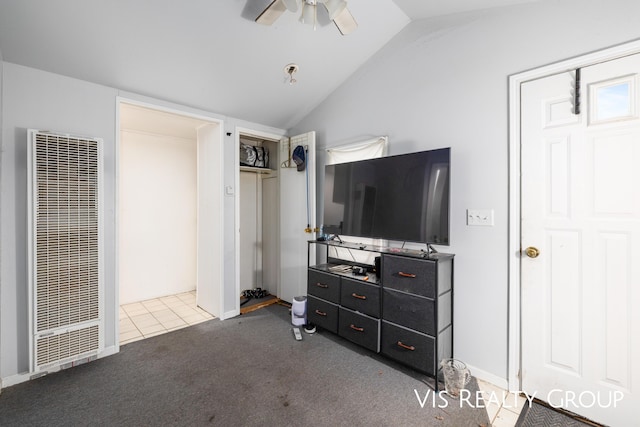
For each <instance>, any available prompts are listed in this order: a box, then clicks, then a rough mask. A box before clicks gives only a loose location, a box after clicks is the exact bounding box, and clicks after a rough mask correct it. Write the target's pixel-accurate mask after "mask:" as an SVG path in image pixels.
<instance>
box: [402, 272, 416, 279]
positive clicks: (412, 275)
mask: <svg viewBox="0 0 640 427" xmlns="http://www.w3.org/2000/svg"><path fill="white" fill-rule="evenodd" d="M398 276H402V277H408V278H410V279H415V278H416V275H415V274H411V273H405V272H403V271H398Z"/></svg>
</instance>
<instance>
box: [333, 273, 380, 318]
mask: <svg viewBox="0 0 640 427" xmlns="http://www.w3.org/2000/svg"><path fill="white" fill-rule="evenodd" d="M340 305H343V306H345V307H347V308H350V309H352V310H355V311H359V312H361V313H364V314H368V315H369V316H373V317H380V286H377V285H370V284H368V283H365V282H363V281H362V280H353V279H347V278H344V277H343V278H342V283H341V284H340Z"/></svg>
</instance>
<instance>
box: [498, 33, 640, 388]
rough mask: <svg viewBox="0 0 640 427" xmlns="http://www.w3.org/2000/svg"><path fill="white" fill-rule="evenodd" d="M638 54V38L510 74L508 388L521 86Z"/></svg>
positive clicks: (514, 345)
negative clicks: (531, 81) (554, 75)
mask: <svg viewBox="0 0 640 427" xmlns="http://www.w3.org/2000/svg"><path fill="white" fill-rule="evenodd" d="M637 53H640V40H636V41H633V42H629V43H625V44H622V45H618V46H614V47H611V48H608V49H604V50H601V51H598V52H594V53H590V54H586V55H583V56H578V57H575V58H571V59H567V60H565V61H562V62H558V63H555V64H551V65H546V66H544V67H541V68H536V69H533V70H529V71H525V72H523V73H519V74H514V75H512V76H509V327H508V339H509V344H508V352H509V353H508V355H507V380H508V383H509V390H511V391H519V390H521V389H522V388H521V386H522V384H521V379H522V378H521V376H520V368H521V354H520V348H521V334H520V315H521V307H520V274H521V272H520V259H521V258H520V249H521V247H520V233H521V230H520V215H521V212H520V197H521V194H520V160H521V159H520V112H521V111H520V101H521V99H520V85H521V84H522V83H525V82H527V81H530V80H536V79H539V78H543V77H547V76H550V75H553V74H558V73H562V72H566V71H570V70H575V69H576V68H583V67H587V66H590V65H594V64H598V63H600V62H605V61H611V60H613V59H617V58H620V57H623V56H629V55H633V54H637Z"/></svg>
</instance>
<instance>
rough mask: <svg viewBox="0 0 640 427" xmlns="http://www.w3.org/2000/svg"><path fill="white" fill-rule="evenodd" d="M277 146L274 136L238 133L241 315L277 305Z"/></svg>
mask: <svg viewBox="0 0 640 427" xmlns="http://www.w3.org/2000/svg"><path fill="white" fill-rule="evenodd" d="M279 144H280V141H279V139H276V138H275V137H273V136H269V135H264V134H263V135H260V136H258V135H256V134H254V133H252V132H250V131H243V132H240V133H239V153H240V176H239V178H240V179H239V193H238V194H239V205H240V206H239V207H240V209H239V212H240V214H239V216H240V222H239V224H240V227H239V228H240V233H239V235H240V239H239V251H240V260H241V264H240V272H239V275H240V277H239V280H240V289H241V291H242V292H241V296H240V306H241V308H240V313H242V314H244V313H248V312H250V311H253V310H255V309H258V308H261V307H263V306H266V305H270V304H274V303H276V302H277V293H278V288H277V282H278V236H279V235H278V200H279V190H278V188H279V183H278V164H279V163H278V162H279V160H278V147H279Z"/></svg>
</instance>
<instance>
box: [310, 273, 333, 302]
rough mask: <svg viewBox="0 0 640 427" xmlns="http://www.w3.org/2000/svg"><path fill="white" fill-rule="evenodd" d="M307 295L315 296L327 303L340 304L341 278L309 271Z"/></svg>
mask: <svg viewBox="0 0 640 427" xmlns="http://www.w3.org/2000/svg"><path fill="white" fill-rule="evenodd" d="M307 294H309V295H315V296H317V297H319V298H322V299H324V300H327V301H331V302H335V303H336V304H337V303H339V302H340V277H339V276H336V275H334V274H330V273H323V272H321V271H317V270H313V269H309V270H308V276H307Z"/></svg>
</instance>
